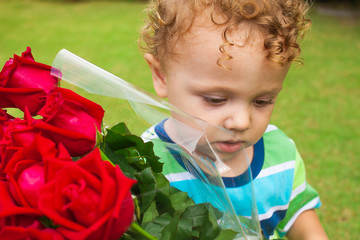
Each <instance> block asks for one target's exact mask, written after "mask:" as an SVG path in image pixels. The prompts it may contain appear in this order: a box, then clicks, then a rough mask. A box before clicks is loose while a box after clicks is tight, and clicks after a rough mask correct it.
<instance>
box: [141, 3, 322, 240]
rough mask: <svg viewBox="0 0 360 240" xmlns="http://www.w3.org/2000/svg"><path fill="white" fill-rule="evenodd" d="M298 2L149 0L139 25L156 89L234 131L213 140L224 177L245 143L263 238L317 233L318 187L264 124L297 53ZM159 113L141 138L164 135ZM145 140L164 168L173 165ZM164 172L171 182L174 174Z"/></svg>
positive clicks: (302, 25) (167, 129)
mask: <svg viewBox="0 0 360 240" xmlns="http://www.w3.org/2000/svg"><path fill="white" fill-rule="evenodd" d="M307 7H308V6H307V4H306V3H304V2H303V1H302V0H292V1H291V0H153V1H151V3H150V6H149V9H148V10H149V21H148V23H147V24H146V26H145V27H144V29H143V31H142V34H141V40H142V42H143V43H145V44H144V45H143V46H142V47H143V48H144V50H145V59H146V61H147V62H148V64H149V66H150V69H151V71H152V78H153V84H154V89H155V91H156V93H157V95H158V96H160V97H162V98H168V101H169V102H170V103H171V104H173V105H175V106H176V107H177V108H179V109H181V110H182V111H184V112H187V113H189V114H190V115H193V116H195V117H197V118H200V119H202V120H204V121H206V122H208V123H210V124H212V125H216V126H221V127H223V128H225V129H227V130H230V131H232V132H233V133H234V136H235V137H234V139H231V140H225V141H219V142H216V143H215V144H214V151H215V152H216V153H217V154H218V155H220V156H221V157H222V158H223V159H225V160H224V161H225V162H226V164H227V165H228V166H230V167H231V168H232V169H235V171H232V172H229V173H224V175H222V176H223V177H224V179H225V178H227V179H233V180H236V178H237V177H238V175H239V174H240V173H241V172H242V171H243V170H241V171H240V170H239V171H236V166H237V163H238V162H239V160H240V159H239V158H240V154H238V152H239V151H240V149H242V148H245V151H246V153H247V155H248V156H249V158H250V161H251V170H252V175H253V179H254V180H253V184H254V188H255V189H254V191H255V193H256V201H257V203H256V204H257V208H258V211H259V218H260V222H261V228H262V230H263V233H264V235H265V237H266V238H269V239H277V238H281V237H284V236H285V235H286V237H288V238H289V239H327V237H326V234H325V231H324V230H323V228H322V226H321V223H320V221H319V219H318V217H317V215H316V213H315V211H314V208H318V207H319V206H320V200H319V197H318V194H317V192H316V191H315V190H314V189H313V188H312V187H311V186H310V185H309V184H307V183H306V179H305V168H304V163H303V161H302V159H301V157H300V155H299V153H298V152H297V150H296V147H295V144H294V143H293V142H292V141H291V140H290V139H289V138H288V137H287V136H286V135H285V134H284V133H283V132H282V131H280V130H279V129H278V128H277V127H275V126H273V125H269V121H270V117H271V114H272V111H273V108H274V104H275V101H276V98H277V96H278V94H279V92H280V91H281V89H282V86H283V81H284V79H285V77H286V74H287V72H288V69H289V67H290V65H291V63H292V62H293V61H299V58H298V56H299V54H300V47H299V45H298V40H299V39H300V38H301V37H302V35H303V33H304V31H305V30H306V29H307V28H308V26H309V25H310V21H309V20H307V19H305V18H304V15H305V12H306V11H307ZM167 122H168V121H163V122H162V123H160V124H158V125H156V126H155V127H153V128H150V129H149V130H148V131H147V132H145V133H144V134H143V138H144V139H146V140H151V139H161V140H162V141H164V142H172V140H173V139H172V137H171V134H170V133H171V131H172V129H171V126H170V124H167ZM154 143H155V147H154V149H155V153H156V154H157V155H158V156H160V157H161V160H162V161H163V162H164V173H165V174H166V175H167V176H169V174H171V173H173V172H174V171H175V170H174V168H177V170H178V169H179V168H181V166H180V165H181V164H180V163H178V162H177V161H176V160H175V159H174V157H172V156H170V155H164V154H163V152H162V150H163V148H164V147H163V146H161V145H158V144H157V143H156V141H154ZM183 171H185V170H184V169H183ZM169 181H170V182H171V184H172V185H173V186H176V183H178V182H181V179H173V178H169ZM234 182H236V181H234ZM230 185H231V184H230ZM225 186H226V187H227V188H232V187H234V186H229V185H227V184H226V183H225ZM181 190H184V189H181ZM185 190H186V189H185ZM195 194H196V193H195ZM189 195H190V196H192V197H193V196H194V193H190V190H189ZM234 201H236V200H234ZM235 210H236V209H235ZM237 213H238V214H239V215H241V212H237Z"/></svg>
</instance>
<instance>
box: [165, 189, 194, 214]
mask: <svg viewBox="0 0 360 240" xmlns="http://www.w3.org/2000/svg"><path fill="white" fill-rule="evenodd" d="M170 201H171V204H172V206H173V208H174V209H175V211H177V212H180V213H182V212H184V211H185V209H186V208H187V207H189V206H193V205H194V201H193V200H192V199H191V198H189V196H188V194H187V193H186V192H180V191H179V192H177V193H174V194H172V195H171V196H170Z"/></svg>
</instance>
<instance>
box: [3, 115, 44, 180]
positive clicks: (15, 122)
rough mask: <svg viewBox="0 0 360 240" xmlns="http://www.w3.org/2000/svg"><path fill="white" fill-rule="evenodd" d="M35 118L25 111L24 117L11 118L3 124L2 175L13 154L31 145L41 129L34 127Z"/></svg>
mask: <svg viewBox="0 0 360 240" xmlns="http://www.w3.org/2000/svg"><path fill="white" fill-rule="evenodd" d="M33 120H34V119H33V118H32V117H31V116H30V115H29V114H27V112H25V117H24V119H20V118H16V119H9V120H7V121H4V122H2V123H1V122H0V124H2V131H3V132H2V134H1V138H0V175H1V172H2V170H3V169H4V168H5V166H6V164H7V162H8V161H9V159H10V158H11V157H12V155H13V154H14V153H15V152H16V151H18V150H19V149H21V148H22V147H23V146H27V145H30V144H31V143H32V142H33V141H34V138H35V136H37V135H38V132H39V130H38V129H36V128H34V127H32V126H31V125H32V122H33Z"/></svg>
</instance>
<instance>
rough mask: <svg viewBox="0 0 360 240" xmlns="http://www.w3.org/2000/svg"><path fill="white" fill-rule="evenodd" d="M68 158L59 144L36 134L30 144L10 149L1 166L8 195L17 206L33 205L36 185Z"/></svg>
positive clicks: (37, 192)
mask: <svg viewBox="0 0 360 240" xmlns="http://www.w3.org/2000/svg"><path fill="white" fill-rule="evenodd" d="M59 162H60V164H59ZM71 162H72V159H71V157H70V155H69V154H68V153H67V152H66V150H65V149H64V148H63V147H62V145H60V146H59V148H58V149H57V148H56V146H55V143H53V142H52V141H51V140H49V139H46V138H44V137H41V136H39V135H38V136H36V137H35V138H34V140H33V141H32V143H31V144H30V145H28V146H24V147H22V148H21V149H20V150H18V151H17V152H16V153H14V155H13V156H12V157H11V159H10V160H9V161H8V163H7V165H6V167H5V169H4V173H5V174H7V175H6V176H7V179H8V182H9V193H10V195H11V197H12V198H13V199H14V201H15V203H16V204H17V205H18V206H23V207H30V208H37V206H38V196H39V189H40V188H41V187H42V186H43V185H44V184H45V182H46V180H47V179H48V178H52V177H53V175H54V174H55V172H54V169H55V171H57V169H59V168H60V167H59V165H60V166H61V167H63V165H66V164H67V163H71ZM49 168H51V170H50V171H48V170H47V169H49ZM0 201H1V200H0Z"/></svg>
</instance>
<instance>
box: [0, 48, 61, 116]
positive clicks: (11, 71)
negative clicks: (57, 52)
mask: <svg viewBox="0 0 360 240" xmlns="http://www.w3.org/2000/svg"><path fill="white" fill-rule="evenodd" d="M50 72H51V66H49V65H46V64H42V63H39V62H35V60H34V58H33V56H32V54H31V49H30V48H29V47H28V48H27V50H26V51H25V52H23V53H22V56H21V57H20V56H17V55H14V58H13V59H12V58H10V59H9V60H8V61H7V62H6V63H5V65H4V67H3V69H2V71H1V72H0V94H1V98H0V108H6V107H15V108H19V109H20V110H22V111H24V110H25V108H26V107H27V108H28V109H29V111H30V113H31V115H36V113H37V111H38V110H39V109H40V108H41V107H42V106H43V105H44V103H45V97H46V95H47V94H48V93H50V92H51V91H52V90H54V89H55V88H56V87H57V85H58V81H59V79H58V78H56V77H54V76H51V75H50Z"/></svg>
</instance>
